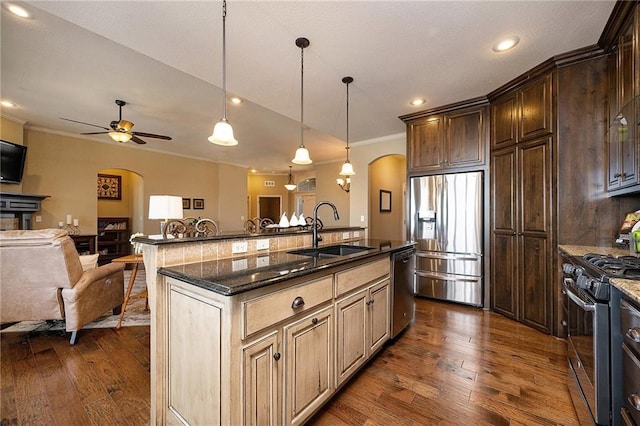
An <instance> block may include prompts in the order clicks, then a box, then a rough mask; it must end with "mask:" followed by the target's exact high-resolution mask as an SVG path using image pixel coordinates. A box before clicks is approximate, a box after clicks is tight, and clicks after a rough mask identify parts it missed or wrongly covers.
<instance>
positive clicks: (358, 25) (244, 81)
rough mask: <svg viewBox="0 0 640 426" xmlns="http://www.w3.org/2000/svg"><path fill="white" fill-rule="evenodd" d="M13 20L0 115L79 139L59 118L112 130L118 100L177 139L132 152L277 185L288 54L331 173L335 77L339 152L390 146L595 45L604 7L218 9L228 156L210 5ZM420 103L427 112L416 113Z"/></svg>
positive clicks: (292, 126)
mask: <svg viewBox="0 0 640 426" xmlns="http://www.w3.org/2000/svg"><path fill="white" fill-rule="evenodd" d="M2 3H3V6H6V5H7V2H5V1H3V2H2ZM18 4H21V5H22V6H23V7H25V8H26V9H28V10H29V11H30V12H31V13H32V18H31V19H28V20H25V19H21V18H18V17H16V16H14V15H12V14H10V13H9V12H7V10H6V8H5V7H3V8H2V21H1V37H2V40H1V43H2V44H1V51H0V53H1V60H2V63H1V66H2V68H1V72H2V73H1V93H0V94H1V97H2V99H10V100H12V101H13V102H15V103H16V104H18V107H17V108H14V109H11V110H9V109H7V108H3V110H2V114H4V115H6V116H9V117H13V118H17V119H20V120H23V121H26V122H27V124H26V126H27V127H30V128H36V129H47V130H50V131H56V132H63V133H67V134H72V135H77V134H79V133H81V132H91V131H99V129H97V128H94V127H90V126H85V125H82V124H76V123H70V122H66V121H62V120H60V117H64V118H70V119H74V120H78V121H83V122H87V123H93V124H97V125H100V126H108V123H109V122H111V121H112V120H117V118H118V109H117V106H116V105H115V103H114V101H115V99H122V100H125V101H127V102H128V105H127V106H125V107H124V109H123V118H125V119H127V120H129V121H132V122H134V123H135V127H134V129H133V130H135V131H140V132H148V133H156V134H165V135H170V136H172V137H173V140H172V141H161V140H156V139H150V138H142V139H144V140H146V141H147V142H148V144H147V145H135V144H131V143H129V144H131V145H132V147H134V148H135V149H152V150H161V151H166V152H170V153H176V154H181V155H187V156H191V157H197V158H202V159H207V160H211V161H219V162H225V163H231V164H237V165H243V166H246V167H249V168H256V169H258V170H260V171H267V172H271V171H276V172H286V171H287V170H288V166H289V165H290V164H291V163H290V160H291V158H292V157H293V154H294V151H295V149H296V147H297V146H298V145H299V144H300V124H299V120H300V49H299V48H298V47H296V45H295V39H296V38H298V37H301V36H304V37H307V38H308V39H309V40H310V42H311V45H310V46H309V47H308V48H307V49H305V51H304V70H305V74H304V109H305V111H304V112H305V125H306V126H308V127H309V129H308V130H306V131H305V136H304V137H305V145H306V146H307V148H308V149H309V151H310V153H311V157H312V159H313V160H314V161H315V162H316V163H317V162H327V161H335V160H341V159H342V158H344V155H345V151H344V141H345V139H346V118H345V117H346V91H345V85H344V84H343V83H342V82H341V79H342V77H344V76H346V75H350V76H352V77H353V78H354V82H353V83H352V84H351V85H350V86H349V92H350V116H349V121H350V133H349V136H350V142H352V143H357V142H359V141H366V140H371V139H376V138H384V137H387V136H390V135H395V134H398V133H402V132H404V123H402V121H400V120H399V119H398V116H400V115H403V114H407V113H410V112H414V111H416V110H420V109H428V108H433V107H436V106H439V105H444V104H448V103H452V102H456V101H461V100H464V99H469V98H473V97H476V96H482V95H486V94H487V93H489V92H491V91H492V90H494V89H496V88H498V87H499V86H501V85H502V84H504V83H506V82H507V81H509V80H510V79H512V78H514V77H516V76H518V75H520V74H521V73H523V72H524V71H526V70H528V69H530V68H532V67H533V66H535V65H537V64H539V63H540V62H542V61H544V60H546V59H548V58H550V57H552V56H554V55H557V54H560V53H564V52H567V51H570V50H573V49H577V48H580V47H584V46H588V45H592V44H595V43H596V42H597V41H598V38H599V37H600V34H601V32H602V29H603V28H604V26H605V24H606V22H607V19H608V17H609V14H610V13H611V10H612V8H613V5H614V1H549V2H541V1H515V2H503V1H490V2H486V1H485V2H480V1H443V2H434V1H413V2H409V1H387V2H382V1H347V0H344V1H324V2H320V1H295V2H294V1H280V2H272V1H261V0H260V1H258V0H256V1H234V0H229V1H228V3H227V90H228V92H229V95H237V96H239V97H241V98H242V99H244V102H243V103H242V104H241V105H239V106H236V105H231V104H229V105H228V112H227V117H228V119H229V121H230V122H231V124H232V125H233V128H234V131H235V135H236V138H237V139H238V141H239V145H238V146H236V147H219V146H216V145H212V144H211V143H209V142H208V141H207V137H208V136H209V135H210V134H211V131H212V129H213V125H214V123H215V122H216V121H218V120H219V118H220V117H221V115H222V99H221V96H222V90H221V88H220V87H221V86H222V60H221V57H222V49H221V48H222V3H221V2H220V1H195V2H192V1H137V2H132V1H128V2H123V1H109V2H105V1H83V2H78V1H34V2H21V3H18ZM511 35H517V36H519V37H520V40H521V42H520V44H519V45H518V46H517V47H516V48H515V49H514V50H512V51H510V52H505V53H494V52H493V51H492V50H491V47H492V45H493V44H494V43H495V42H497V41H498V40H499V39H501V38H503V37H506V36H511ZM417 96H418V97H425V98H426V99H427V104H426V105H424V106H421V107H419V108H415V107H411V106H410V105H409V101H410V100H411V99H412V98H414V97H417ZM87 138H90V140H94V141H96V142H98V141H100V142H104V143H112V144H115V143H116V142H113V141H111V139H110V138H109V137H108V136H107V135H99V136H91V137H87ZM87 143H91V142H89V141H88V142H87ZM307 167H309V166H307ZM304 168H305V167H303V166H297V165H295V166H294V171H295V170H302V169H304ZM336 173H337V171H336Z"/></svg>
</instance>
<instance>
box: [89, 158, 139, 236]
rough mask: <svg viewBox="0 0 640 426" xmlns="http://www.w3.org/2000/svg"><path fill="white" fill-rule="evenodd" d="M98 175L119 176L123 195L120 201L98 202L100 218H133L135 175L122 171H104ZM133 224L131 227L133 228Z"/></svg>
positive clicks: (101, 200) (102, 200)
mask: <svg viewBox="0 0 640 426" xmlns="http://www.w3.org/2000/svg"><path fill="white" fill-rule="evenodd" d="M98 173H100V174H104V175H117V176H120V177H121V179H122V193H121V194H120V195H121V198H120V200H107V199H99V200H98V217H129V218H131V217H133V205H134V199H133V195H134V183H135V180H134V179H133V178H132V176H133V175H134V173H131V172H129V171H128V170H122V169H103V170H99V171H98ZM131 225H132V224H131V223H130V224H129V227H130V228H131Z"/></svg>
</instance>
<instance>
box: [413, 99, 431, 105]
mask: <svg viewBox="0 0 640 426" xmlns="http://www.w3.org/2000/svg"><path fill="white" fill-rule="evenodd" d="M425 103H427V100H426V99H425V98H416V99H414V100H412V101H411V102H409V105H411V106H420V105H424V104H425Z"/></svg>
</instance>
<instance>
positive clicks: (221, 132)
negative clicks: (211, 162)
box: [209, 118, 238, 146]
mask: <svg viewBox="0 0 640 426" xmlns="http://www.w3.org/2000/svg"><path fill="white" fill-rule="evenodd" d="M209 142H211V143H214V144H216V145H224V146H234V145H238V141H237V140H236V138H235V137H234V136H233V127H231V124H229V122H228V121H227V119H226V118H223V119H221V120H220V121H218V122H217V123H216V125H215V127H214V128H213V133H212V134H211V136H209Z"/></svg>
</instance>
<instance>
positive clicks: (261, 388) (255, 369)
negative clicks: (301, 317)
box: [242, 332, 282, 425]
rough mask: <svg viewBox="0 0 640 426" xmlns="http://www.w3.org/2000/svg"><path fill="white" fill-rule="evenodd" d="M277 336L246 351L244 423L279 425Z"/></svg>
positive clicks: (262, 341) (244, 349) (243, 357)
mask: <svg viewBox="0 0 640 426" xmlns="http://www.w3.org/2000/svg"><path fill="white" fill-rule="evenodd" d="M280 358H281V354H280V353H279V352H278V333H277V332H273V333H271V334H269V335H268V336H266V337H264V338H262V339H260V340H258V341H257V342H255V343H253V344H251V345H249V346H247V347H245V348H243V350H242V362H243V366H242V367H243V377H244V384H243V388H242V396H243V401H242V406H243V407H244V424H247V425H277V424H279V423H280V422H279V421H278V415H279V412H280V410H279V409H278V407H279V405H278V401H279V399H280V398H279V397H280V386H279V380H278V378H279V370H280V369H279V365H280V362H282V361H280Z"/></svg>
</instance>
